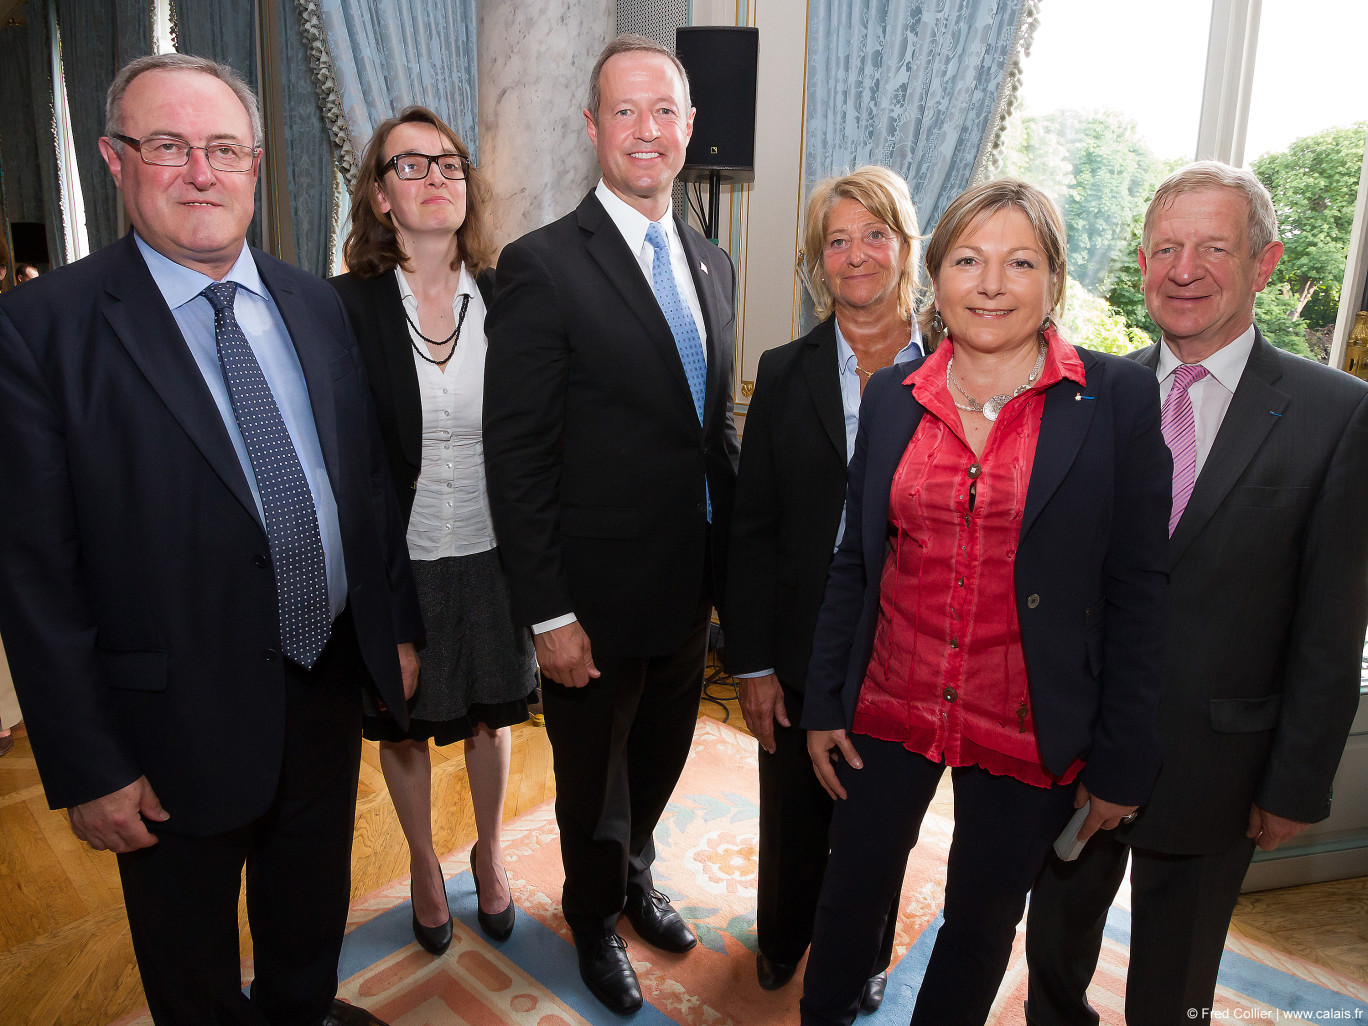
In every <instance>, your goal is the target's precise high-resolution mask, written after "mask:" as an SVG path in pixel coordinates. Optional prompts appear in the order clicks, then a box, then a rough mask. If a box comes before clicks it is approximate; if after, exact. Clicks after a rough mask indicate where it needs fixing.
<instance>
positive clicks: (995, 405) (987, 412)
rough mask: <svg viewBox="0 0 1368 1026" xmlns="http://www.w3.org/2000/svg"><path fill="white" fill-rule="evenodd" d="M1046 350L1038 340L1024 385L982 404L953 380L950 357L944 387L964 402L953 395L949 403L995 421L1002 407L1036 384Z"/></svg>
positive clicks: (952, 365) (1042, 340)
mask: <svg viewBox="0 0 1368 1026" xmlns="http://www.w3.org/2000/svg"><path fill="white" fill-rule="evenodd" d="M1047 348H1048V347H1047V346H1046V345H1045V339H1043V338H1042V339H1041V340H1040V352H1039V353H1038V354H1037V355H1036V362H1035V366H1034V367H1032V368H1031V373H1030V376H1029V377H1027V378H1026V381H1025V383H1023V384H1020V385H1018V386H1017V387H1016V389H1015V390H1014V391H1013V392H1012V394H1011V395H994V396H989V397H988V398H987V399H985V400H984V401H983V402H979V401H978V400H977V399H975V398H974V397H973V396H972V395H970V394H969V393H968V392H966V391H965V390H964V389H963V388H961V387H960V383H959V382H958V381H956V380H955V375H954V369H955V358H954V357H953V356H952V357H950V362H949V363H947V364H946V365H945V387H946V388H947V389H951V388H953V389H954V390H955V391H956V392H958V393H959V394H960V395H962V396H964V398H965V400H966V402H963V403H962V402H960V401H959V400H958V399H956V398H955V396H954V394H953V393H952V394H951V396H950V401H951V402H953V403H954V404H955V406H956V408H957V409H961V410H964V411H965V412H966V413H981V414H983V417H984V419H985V420H990V421H992V420H997V419H998V414H999V413H1001V412H1002V408H1003V407H1004V406H1006V405H1007V404H1008V403H1010V402H1011V401H1012V400H1013V399H1015V398H1016V397H1017V396H1019V395H1021V393H1022V392H1024V391H1026V389H1028V388H1030V387H1031V386H1032V385H1034V384H1035V383H1036V379H1037V378H1039V377H1040V371H1041V368H1043V367H1044V366H1045V351H1046V349H1047Z"/></svg>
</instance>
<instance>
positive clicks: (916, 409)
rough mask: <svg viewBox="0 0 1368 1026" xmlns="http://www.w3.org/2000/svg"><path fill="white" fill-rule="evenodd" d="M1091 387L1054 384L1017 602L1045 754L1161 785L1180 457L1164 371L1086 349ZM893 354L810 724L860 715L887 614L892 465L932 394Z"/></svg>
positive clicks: (849, 528)
mask: <svg viewBox="0 0 1368 1026" xmlns="http://www.w3.org/2000/svg"><path fill="white" fill-rule="evenodd" d="M1079 355H1080V356H1081V357H1082V360H1083V367H1084V373H1085V378H1086V381H1087V387H1086V388H1083V389H1080V388H1079V387H1078V385H1077V384H1076V383H1075V382H1073V381H1069V380H1064V381H1061V382H1059V383H1058V384H1056V385H1053V386H1051V388H1050V389H1049V390H1048V392H1047V395H1046V399H1045V410H1044V413H1043V415H1042V416H1041V421H1040V438H1039V441H1038V443H1037V446H1036V454H1035V463H1034V466H1033V468H1032V471H1031V481H1030V485H1029V486H1028V488H1027V493H1026V508H1025V512H1024V516H1023V520H1022V526H1021V541H1020V545H1019V547H1018V548H1017V553H1016V566H1015V573H1016V582H1015V583H1016V595H1017V612H1018V616H1019V619H1020V623H1021V639H1022V648H1023V650H1024V652H1025V656H1026V672H1027V676H1028V678H1029V681H1030V689H1031V702H1032V705H1033V706H1034V708H1035V724H1036V740H1037V742H1038V744H1039V747H1040V756H1041V761H1042V762H1043V763H1044V765H1045V767H1046V768H1047V769H1048V770H1050V771H1051V772H1052V773H1054V774H1056V775H1062V774H1063V773H1064V772H1065V771H1066V770H1067V769H1068V768H1069V766H1070V765H1071V764H1072V763H1073V761H1074V759H1076V758H1079V757H1083V758H1086V759H1087V766H1086V767H1085V768H1084V770H1083V772H1082V775H1081V776H1080V778H1079V779H1080V780H1082V781H1083V783H1085V784H1086V785H1087V786H1088V788H1089V790H1091V791H1093V792H1094V793H1096V794H1098V795H1099V796H1101V797H1102V798H1105V799H1106V800H1108V801H1112V802H1117V803H1119V804H1123V805H1136V804H1139V803H1141V802H1143V801H1144V800H1145V799H1146V798H1147V797H1148V795H1149V792H1150V788H1151V786H1152V784H1153V783H1154V777H1155V774H1156V773H1157V772H1158V769H1159V763H1160V760H1161V752H1160V743H1159V732H1158V726H1157V723H1156V716H1157V710H1156V705H1157V702H1158V695H1159V676H1160V672H1161V668H1162V667H1161V664H1162V657H1163V649H1162V641H1163V625H1164V620H1165V604H1164V582H1165V577H1166V575H1165V572H1164V553H1165V549H1166V545H1167V540H1166V534H1167V530H1168V512H1169V505H1170V490H1171V482H1172V476H1173V475H1172V460H1171V459H1170V457H1169V452H1168V448H1167V447H1166V446H1165V445H1164V439H1163V436H1162V435H1161V434H1160V431H1159V399H1158V387H1157V386H1158V382H1157V381H1156V380H1154V378H1153V375H1149V376H1148V377H1147V376H1146V375H1144V374H1136V373H1135V368H1134V367H1133V365H1132V364H1130V363H1128V362H1127V361H1125V360H1121V359H1118V358H1116V357H1112V356H1104V355H1102V354H1099V353H1093V352H1091V351H1089V350H1086V349H1080V350H1079ZM919 365H920V364H919V363H915V362H914V363H912V364H908V365H905V366H902V367H890V368H888V369H886V370H882V371H880V372H879V373H877V374H875V375H874V377H873V378H871V379H870V381H869V384H868V385H866V386H865V393H864V399H863V401H862V403H861V406H860V430H859V434H858V435H857V436H856V441H855V455H854V458H853V459H852V460H851V462H850V485H849V489H848V491H847V497H846V529H845V535H844V537H843V538H842V539H841V545H840V548H839V549H838V550H837V553H836V556H835V558H834V559H833V560H832V564H831V575H830V578H829V581H828V583H827V590H826V598H825V600H824V602H823V603H822V610H821V614H820V616H819V618H818V621H817V634H816V637H815V639H814V641H813V653H812V664H811V667H810V668H809V671H808V681H807V693H806V696H805V699H804V701H805V705H804V712H803V726H804V727H806V728H807V729H809V730H821V729H826V730H831V729H835V728H849V727H850V725H851V722H852V720H853V717H854V712H855V703H856V699H857V698H858V697H859V692H860V686H861V684H862V683H863V682H864V676H865V669H866V667H867V666H868V663H869V657H870V653H871V651H872V649H873V645H874V632H875V628H876V627H877V625H878V614H879V583H880V577H881V574H882V571H883V565H884V560H885V558H886V555H887V553H888V549H889V546H888V542H887V536H888V496H889V489H890V487H891V486H892V481H893V473H894V471H895V470H897V467H898V463H899V462H900V461H901V460H902V457H903V454H904V452H905V451H906V449H907V445H908V442H910V441H911V439H912V434H913V432H914V431H915V430H916V426H917V424H918V422H920V420H921V416H922V413H923V408H922V406H921V404H920V403H918V402H917V401H916V400H915V399H914V398H913V396H912V388H911V386H910V385H904V384H903V380H904V379H905V378H906V377H907V375H908V373H909V372H910V371H911V370H913V369H915V368H916V367H917V366H919Z"/></svg>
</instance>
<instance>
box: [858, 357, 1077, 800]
mask: <svg viewBox="0 0 1368 1026" xmlns="http://www.w3.org/2000/svg"><path fill="white" fill-rule="evenodd" d="M1046 340H1047V344H1048V349H1047V352H1046V356H1045V364H1044V366H1043V367H1042V368H1041V374H1040V379H1039V380H1038V381H1037V382H1036V384H1035V385H1033V386H1032V387H1031V388H1030V389H1028V390H1027V391H1025V392H1023V393H1022V394H1021V395H1019V396H1017V397H1016V398H1015V399H1013V400H1012V401H1011V402H1009V403H1008V404H1007V405H1006V406H1005V407H1003V409H1002V412H1001V413H1000V414H999V415H998V419H997V420H996V422H994V424H993V426H992V429H991V430H990V431H989V434H988V440H987V442H986V444H985V445H984V450H983V455H982V456H981V457H975V455H974V452H973V450H972V449H971V448H970V447H969V443H968V442H967V441H966V440H965V436H964V430H963V426H962V424H961V423H960V416H959V410H958V409H956V407H955V404H954V401H953V399H952V398H951V396H950V393H949V392H948V391H947V388H946V383H945V368H946V364H947V363H949V361H950V358H951V356H953V355H954V353H953V349H952V345H951V344H950V343H949V342H947V343H943V344H942V345H941V346H940V347H939V348H938V349H937V350H936V352H935V353H933V354H932V355H931V356H930V357H929V358H928V359H927V360H926V362H925V363H923V364H922V365H921V366H920V367H919V368H917V370H915V371H913V372H912V373H911V374H910V375H908V377H907V379H906V381H905V382H904V383H905V384H910V385H911V386H912V390H913V395H914V396H915V397H916V399H917V401H918V402H919V403H921V405H922V406H923V407H924V408H925V410H926V413H925V414H924V415H923V416H922V418H921V422H920V423H919V424H918V425H917V430H916V432H915V433H914V434H913V436H912V440H911V442H909V443H908V446H907V451H906V452H905V453H904V454H903V458H902V461H901V462H900V463H899V465H898V469H897V471H896V472H895V473H894V475H893V484H892V490H891V493H890V496H889V507H888V518H889V538H890V540H891V542H892V547H893V548H892V554H891V556H890V557H889V559H888V561H887V562H886V563H885V564H884V570H883V578H882V581H881V584H880V595H879V622H878V628H877V630H876V633H875V636H874V651H873V655H872V656H871V658H870V660H869V667H868V669H867V670H866V672H865V679H864V684H863V685H862V686H861V689H860V698H859V702H858V703H857V705H856V708H855V719H854V722H853V724H852V729H853V730H855V731H856V732H857V733H861V734H867V735H869V736H871V737H877V738H881V739H883V740H886V741H898V742H901V743H902V744H903V745H904V746H905V747H906V748H908V749H909V750H911V751H913V752H917V753H918V754H920V755H924V756H926V757H927V758H928V759H931V760H932V761H935V762H940V761H944V762H945V764H946V765H948V766H980V767H982V768H983V769H985V770H987V771H988V772H990V773H995V774H999V775H1003V776H1011V777H1014V778H1016V779H1017V780H1020V781H1023V782H1024V783H1027V784H1033V785H1035V786H1038V787H1048V786H1050V785H1052V784H1056V783H1067V782H1069V781H1071V780H1072V779H1073V778H1074V777H1075V776H1077V774H1078V772H1079V770H1081V769H1082V762H1077V763H1075V764H1074V765H1073V766H1071V767H1070V768H1069V770H1068V772H1067V773H1066V774H1065V775H1064V777H1063V778H1059V779H1056V778H1055V777H1053V776H1051V774H1050V773H1049V772H1048V771H1047V770H1046V769H1045V767H1044V766H1042V765H1041V763H1040V752H1039V749H1038V748H1037V746H1036V738H1035V721H1034V718H1033V716H1032V706H1031V697H1030V686H1029V682H1028V681H1027V676H1026V660H1025V656H1024V655H1023V652H1022V648H1021V628H1020V624H1019V622H1018V619H1017V607H1016V592H1015V578H1014V573H1013V571H1014V565H1015V559H1016V547H1017V542H1018V540H1019V538H1020V536H1021V522H1022V516H1023V512H1024V510H1025V507H1026V491H1027V487H1028V486H1029V484H1030V480H1031V469H1032V467H1033V466H1034V463H1035V450H1036V442H1037V440H1038V439H1039V437H1040V417H1041V414H1042V412H1043V411H1044V408H1045V390H1046V389H1047V388H1049V387H1050V386H1051V385H1053V384H1056V383H1057V382H1059V381H1060V380H1062V379H1064V378H1068V379H1069V380H1071V381H1075V382H1077V383H1078V384H1080V385H1083V384H1084V383H1085V382H1084V371H1083V363H1082V361H1081V360H1080V359H1079V358H1078V353H1077V351H1075V349H1074V348H1073V346H1071V345H1069V344H1068V343H1066V342H1064V341H1063V339H1061V338H1060V337H1059V336H1058V335H1057V334H1056V333H1055V332H1054V331H1049V332H1047V333H1046Z"/></svg>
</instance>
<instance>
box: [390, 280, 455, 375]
mask: <svg viewBox="0 0 1368 1026" xmlns="http://www.w3.org/2000/svg"><path fill="white" fill-rule="evenodd" d="M469 308H470V293H469V292H464V293H462V294H461V313H460V316H458V317H457V318H456V330H454V331H453V332H452V333H451V334H450V335H448V336H447V337H446V338H444V339H442V341H440V342H439V341H437V340H436V339H435V338H428V337H427V336H426V335H424V334H423V333H422V332H421V331H419V330H418V325H416V324H414V323H413V318H412V317H410V316H409V314H408V310H407V309H405V310H404V320H406V321H408V323H409V327H410V328H412V329H413V335H417V336H418V337H419V338H421V339H422V340H423V341H424V342H426V343H427V344H428V345H430V346H436V347H437V348H439V349H440V348H441V347H442V346H444V345H446V344H447V343H450V344H451V352H449V353H447V354H446V356H444V357H442V358H441V359H440V360H434V359H433V358H432V357H430V356H428V354H427V353H425V352H423V351H422V350H421V349H419V348H418V343H417V342H415V341H413V335H410V336H409V345H411V346H413V351H414V352H415V353H417V354H418V355H419V356H421V357H422V358H423V359H424V360H426V361H427V362H428V363H430V364H432V365H433V366H434V367H445V366H446V365H447V364H448V363H450V362H451V358H452V357H453V356H455V355H456V347H457V346H458V345H460V343H461V326H462V325H463V324H465V318H466V310H468V309H469Z"/></svg>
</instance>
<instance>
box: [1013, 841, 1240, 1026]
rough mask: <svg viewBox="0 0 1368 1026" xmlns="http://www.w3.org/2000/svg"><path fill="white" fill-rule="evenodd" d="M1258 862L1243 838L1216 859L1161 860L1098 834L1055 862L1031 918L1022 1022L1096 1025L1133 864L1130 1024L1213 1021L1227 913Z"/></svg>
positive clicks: (1043, 876) (1040, 884)
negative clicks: (1097, 976) (1105, 945)
mask: <svg viewBox="0 0 1368 1026" xmlns="http://www.w3.org/2000/svg"><path fill="white" fill-rule="evenodd" d="M1253 854H1254V842H1253V841H1252V840H1248V839H1245V838H1241V839H1239V840H1238V841H1237V842H1236V843H1234V844H1232V845H1231V846H1230V848H1229V849H1227V850H1226V851H1224V852H1221V853H1219V854H1215V855H1165V854H1162V853H1159V852H1151V851H1145V850H1143V849H1140V848H1130V847H1129V846H1127V845H1125V844H1122V843H1121V842H1119V841H1117V840H1116V839H1115V838H1114V837H1113V836H1112V835H1111V834H1110V833H1105V832H1099V833H1098V834H1097V835H1096V836H1095V837H1094V838H1093V839H1092V840H1090V841H1089V842H1088V844H1087V846H1086V847H1084V849H1083V852H1082V854H1080V855H1079V857H1078V859H1077V860H1076V861H1074V862H1061V861H1060V860H1059V859H1058V858H1056V857H1055V856H1054V855H1051V856H1050V858H1049V860H1048V861H1047V862H1046V864H1045V867H1044V869H1042V870H1041V873H1040V878H1039V879H1038V880H1037V881H1036V886H1035V889H1034V891H1033V892H1032V894H1031V911H1030V913H1029V915H1028V916H1027V920H1026V959H1027V963H1028V965H1029V967H1030V980H1029V984H1028V997H1027V1002H1026V1021H1027V1022H1028V1023H1031V1024H1033V1026H1083V1024H1088V1026H1092V1024H1095V1023H1097V1021H1098V1017H1097V1013H1096V1012H1094V1011H1093V1009H1092V1007H1091V1006H1090V1005H1089V1004H1088V1001H1087V996H1086V993H1087V989H1088V984H1089V982H1091V980H1092V976H1093V972H1094V971H1095V970H1096V969H1097V958H1098V954H1099V952H1100V951H1101V950H1102V933H1103V928H1104V927H1105V926H1106V921H1107V910H1108V909H1109V908H1110V907H1111V903H1112V899H1114V898H1115V897H1116V891H1117V888H1118V887H1119V886H1120V885H1121V879H1122V877H1123V876H1125V872H1126V858H1127V856H1129V857H1130V861H1131V943H1130V962H1129V966H1128V968H1127V972H1126V1022H1127V1023H1129V1024H1130V1026H1172V1024H1173V1023H1179V1022H1184V1023H1186V1022H1206V1021H1208V1020H1209V1019H1210V1016H1211V1003H1212V1000H1213V997H1214V995H1215V992H1216V974H1217V972H1218V971H1219V969H1220V966H1221V952H1222V951H1223V950H1224V948H1225V939H1226V931H1227V929H1228V928H1229V926H1230V915H1231V913H1232V912H1233V911H1234V910H1235V901H1236V899H1237V898H1238V897H1239V895H1240V885H1241V883H1243V882H1244V876H1245V871H1246V870H1247V869H1248V868H1249V860H1250V858H1251V857H1252V856H1253ZM1194 1013H1195V1014H1194Z"/></svg>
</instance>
